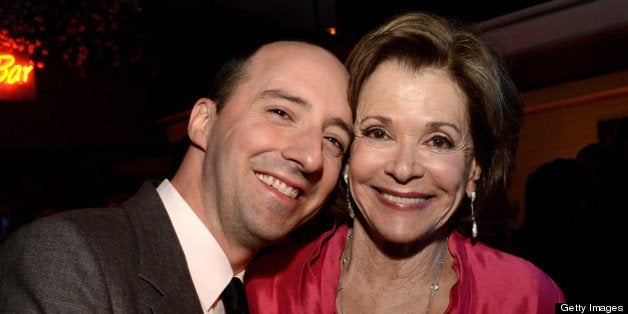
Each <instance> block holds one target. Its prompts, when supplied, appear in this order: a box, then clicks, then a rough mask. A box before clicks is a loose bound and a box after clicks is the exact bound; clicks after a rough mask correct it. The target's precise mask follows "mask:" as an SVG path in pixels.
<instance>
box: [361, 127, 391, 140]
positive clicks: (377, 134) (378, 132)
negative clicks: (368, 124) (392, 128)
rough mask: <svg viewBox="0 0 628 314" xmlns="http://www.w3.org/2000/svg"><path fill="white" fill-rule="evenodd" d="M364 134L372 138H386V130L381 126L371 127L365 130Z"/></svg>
mask: <svg viewBox="0 0 628 314" xmlns="http://www.w3.org/2000/svg"><path fill="white" fill-rule="evenodd" d="M364 135H365V136H366V137H370V138H385V137H386V131H384V130H383V129H380V128H370V129H367V130H366V131H365V132H364Z"/></svg>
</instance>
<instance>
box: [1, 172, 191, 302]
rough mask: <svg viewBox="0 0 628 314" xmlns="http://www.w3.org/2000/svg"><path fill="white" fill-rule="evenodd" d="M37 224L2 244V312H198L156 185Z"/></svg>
mask: <svg viewBox="0 0 628 314" xmlns="http://www.w3.org/2000/svg"><path fill="white" fill-rule="evenodd" d="M156 184H158V182H156V181H147V182H145V183H144V184H143V185H142V188H141V189H140V190H139V192H138V193H137V194H136V195H134V196H133V197H131V198H130V199H129V200H128V201H126V202H124V203H123V204H122V206H121V207H117V208H99V209H77V210H72V211H67V212H63V213H59V214H55V215H52V216H49V217H45V218H40V219H37V220H35V221H34V222H32V223H31V224H29V225H26V226H23V227H22V228H20V229H19V230H18V231H16V232H15V233H13V234H12V235H11V236H10V237H9V238H8V239H7V240H6V241H5V242H4V244H3V245H2V246H1V247H0V313H33V312H38V313H40V312H45V313H76V312H81V313H147V312H155V313H201V312H202V311H203V310H202V307H201V304H200V301H199V300H198V296H197V294H196V290H195V289H194V284H193V283H192V279H191V277H190V273H189V270H188V268H187V263H186V261H185V256H184V254H183V251H182V249H181V246H180V244H179V241H178V239H177V236H176V233H175V231H174V228H173V227H172V224H171V222H170V219H169V218H168V214H167V213H166V209H165V208H164V205H163V203H162V202H161V199H160V198H159V195H158V194H157V191H156V190H155V186H156Z"/></svg>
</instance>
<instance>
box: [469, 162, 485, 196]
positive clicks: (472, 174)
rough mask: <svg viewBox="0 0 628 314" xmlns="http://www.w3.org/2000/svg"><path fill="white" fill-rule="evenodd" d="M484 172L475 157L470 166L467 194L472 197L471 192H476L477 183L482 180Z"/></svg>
mask: <svg viewBox="0 0 628 314" xmlns="http://www.w3.org/2000/svg"><path fill="white" fill-rule="evenodd" d="M481 174H482V168H481V167H480V165H478V163H477V161H476V160H475V158H473V160H472V161H471V167H470V168H469V178H468V179H467V189H466V192H467V196H468V197H471V193H473V192H475V183H476V182H477V181H478V180H480V175H481Z"/></svg>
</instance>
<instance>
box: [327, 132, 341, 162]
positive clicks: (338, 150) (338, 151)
mask: <svg viewBox="0 0 628 314" xmlns="http://www.w3.org/2000/svg"><path fill="white" fill-rule="evenodd" d="M325 140H326V141H327V142H329V143H331V144H332V145H333V147H334V151H335V153H334V156H336V157H339V156H342V155H343V154H344V153H345V146H344V145H343V144H342V142H341V141H340V140H338V139H337V138H335V137H333V136H326V137H325Z"/></svg>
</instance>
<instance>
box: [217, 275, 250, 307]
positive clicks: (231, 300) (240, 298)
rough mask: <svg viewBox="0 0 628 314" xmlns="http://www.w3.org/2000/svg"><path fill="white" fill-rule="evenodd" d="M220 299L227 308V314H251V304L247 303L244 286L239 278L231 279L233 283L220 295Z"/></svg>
mask: <svg viewBox="0 0 628 314" xmlns="http://www.w3.org/2000/svg"><path fill="white" fill-rule="evenodd" d="M220 299H221V300H222V304H224V306H225V312H226V313H227V314H248V313H249V304H248V302H247V301H246V291H245V290H244V284H242V281H240V279H239V278H237V277H233V278H231V282H230V283H229V284H228V285H227V287H226V288H225V290H223V291H222V293H221V294H220Z"/></svg>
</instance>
